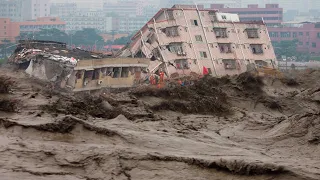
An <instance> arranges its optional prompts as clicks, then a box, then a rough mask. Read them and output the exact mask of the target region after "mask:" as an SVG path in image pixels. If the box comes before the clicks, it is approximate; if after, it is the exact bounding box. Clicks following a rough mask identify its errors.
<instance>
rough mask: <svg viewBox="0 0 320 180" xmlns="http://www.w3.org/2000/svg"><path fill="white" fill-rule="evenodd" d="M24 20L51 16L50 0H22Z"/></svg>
mask: <svg viewBox="0 0 320 180" xmlns="http://www.w3.org/2000/svg"><path fill="white" fill-rule="evenodd" d="M22 3H23V11H22V17H23V19H24V20H33V19H37V18H39V17H49V16H50V0H22Z"/></svg>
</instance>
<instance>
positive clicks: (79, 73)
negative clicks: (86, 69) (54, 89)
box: [76, 71, 82, 79]
mask: <svg viewBox="0 0 320 180" xmlns="http://www.w3.org/2000/svg"><path fill="white" fill-rule="evenodd" d="M76 77H77V79H81V78H82V71H78V72H77V74H76Z"/></svg>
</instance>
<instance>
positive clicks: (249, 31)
mask: <svg viewBox="0 0 320 180" xmlns="http://www.w3.org/2000/svg"><path fill="white" fill-rule="evenodd" d="M247 35H248V38H259V33H258V29H247Z"/></svg>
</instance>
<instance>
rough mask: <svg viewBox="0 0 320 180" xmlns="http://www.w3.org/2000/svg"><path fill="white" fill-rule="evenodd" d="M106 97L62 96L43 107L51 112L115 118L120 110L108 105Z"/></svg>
mask: <svg viewBox="0 0 320 180" xmlns="http://www.w3.org/2000/svg"><path fill="white" fill-rule="evenodd" d="M104 101H105V100H104V99H103V98H101V97H99V96H90V95H85V96H78V97H76V98H70V99H69V98H66V97H63V98H60V99H59V100H57V101H56V102H54V103H52V104H49V105H45V106H43V107H42V108H43V109H44V110H45V111H48V112H50V113H62V114H71V115H75V116H81V118H87V117H88V116H89V115H90V116H92V117H97V118H106V119H113V118H116V117H117V116H119V115H120V111H117V110H115V109H110V108H109V107H106V104H105V103H104Z"/></svg>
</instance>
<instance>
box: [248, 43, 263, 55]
mask: <svg viewBox="0 0 320 180" xmlns="http://www.w3.org/2000/svg"><path fill="white" fill-rule="evenodd" d="M250 47H251V50H252V53H253V54H262V53H263V48H262V44H251V45H250Z"/></svg>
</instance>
